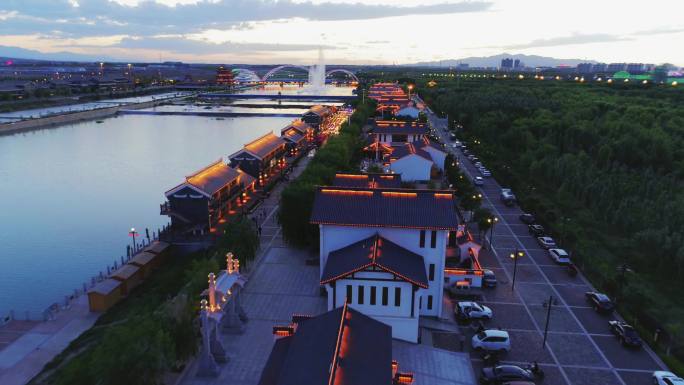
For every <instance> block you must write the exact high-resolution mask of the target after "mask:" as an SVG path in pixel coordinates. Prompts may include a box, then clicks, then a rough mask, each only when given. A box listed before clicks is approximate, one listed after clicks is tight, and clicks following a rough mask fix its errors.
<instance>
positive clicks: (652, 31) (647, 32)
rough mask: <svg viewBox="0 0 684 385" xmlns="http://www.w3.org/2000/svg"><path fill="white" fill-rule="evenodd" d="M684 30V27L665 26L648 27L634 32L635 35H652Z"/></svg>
mask: <svg viewBox="0 0 684 385" xmlns="http://www.w3.org/2000/svg"><path fill="white" fill-rule="evenodd" d="M682 32H684V27H663V28H655V29H647V30H643V31H637V32H634V33H633V34H632V35H634V36H644V35H647V36H650V35H669V34H671V33H682Z"/></svg>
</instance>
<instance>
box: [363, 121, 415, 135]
mask: <svg viewBox="0 0 684 385" xmlns="http://www.w3.org/2000/svg"><path fill="white" fill-rule="evenodd" d="M371 131H372V132H373V133H374V134H405V135H408V134H413V135H425V134H427V133H428V128H427V125H426V124H425V123H418V122H404V121H401V120H378V121H376V122H375V124H374V125H373V128H372V129H371Z"/></svg>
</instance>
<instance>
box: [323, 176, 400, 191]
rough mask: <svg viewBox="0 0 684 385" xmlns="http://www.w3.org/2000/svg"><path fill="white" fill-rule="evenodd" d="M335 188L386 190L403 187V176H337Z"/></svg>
mask: <svg viewBox="0 0 684 385" xmlns="http://www.w3.org/2000/svg"><path fill="white" fill-rule="evenodd" d="M332 184H333V186H339V187H368V188H375V187H379V188H385V187H394V188H399V187H401V175H399V174H376V173H371V174H335V179H334V180H333V183H332Z"/></svg>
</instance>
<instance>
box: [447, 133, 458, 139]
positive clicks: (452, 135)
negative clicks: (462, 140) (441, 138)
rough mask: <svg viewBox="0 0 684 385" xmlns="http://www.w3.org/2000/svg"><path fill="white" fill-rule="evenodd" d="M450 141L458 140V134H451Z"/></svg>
mask: <svg viewBox="0 0 684 385" xmlns="http://www.w3.org/2000/svg"><path fill="white" fill-rule="evenodd" d="M449 139H451V140H456V139H457V138H456V134H454V133H452V134H450V135H449Z"/></svg>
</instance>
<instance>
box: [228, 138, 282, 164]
mask: <svg viewBox="0 0 684 385" xmlns="http://www.w3.org/2000/svg"><path fill="white" fill-rule="evenodd" d="M283 144H285V140H284V139H283V138H281V137H278V136H275V135H274V134H273V133H272V132H269V133H268V134H265V135H263V136H261V137H259V138H257V139H256V140H254V141H252V142H250V143H247V144H245V147H244V148H243V149H242V150H239V151H237V152H235V153H234V154H232V155H231V156H230V158H231V159H232V158H234V157H235V156H236V155H238V154H240V153H241V152H243V151H247V152H249V153H250V154H252V155H254V156H256V157H258V158H259V159H263V158H265V157H266V156H268V154H270V153H271V152H273V151H275V150H277V149H278V147H280V146H281V145H283Z"/></svg>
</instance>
